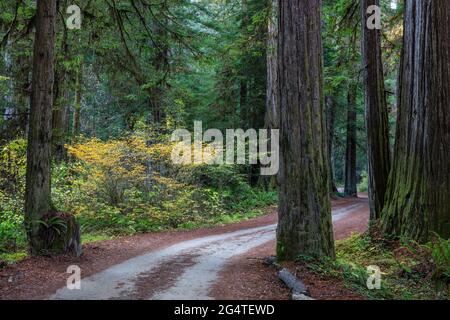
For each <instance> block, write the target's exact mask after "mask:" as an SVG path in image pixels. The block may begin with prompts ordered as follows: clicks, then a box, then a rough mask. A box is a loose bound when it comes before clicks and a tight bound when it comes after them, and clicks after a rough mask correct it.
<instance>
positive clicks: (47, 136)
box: [25, 0, 57, 254]
mask: <svg viewBox="0 0 450 320" xmlns="http://www.w3.org/2000/svg"><path fill="white" fill-rule="evenodd" d="M56 2H57V1H56V0H38V1H37V13H36V36H35V41H34V58H33V79H32V93H31V107H30V126H29V133H28V150H27V151H28V156H27V175H26V191H25V224H26V228H27V235H28V240H29V245H30V249H31V253H33V254H39V253H40V251H41V249H42V248H43V247H44V244H43V239H42V238H41V237H40V236H39V229H40V228H39V227H40V223H39V220H40V219H41V218H42V217H43V216H44V215H45V214H47V213H48V212H49V211H50V209H51V207H52V203H51V192H50V191H51V188H50V180H51V177H50V164H51V157H50V154H51V141H52V107H53V82H54V43H55V21H56Z"/></svg>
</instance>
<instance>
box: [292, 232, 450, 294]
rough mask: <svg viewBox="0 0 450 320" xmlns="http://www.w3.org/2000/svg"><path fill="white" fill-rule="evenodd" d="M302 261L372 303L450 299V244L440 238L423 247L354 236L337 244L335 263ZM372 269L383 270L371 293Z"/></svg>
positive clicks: (307, 258)
mask: <svg viewBox="0 0 450 320" xmlns="http://www.w3.org/2000/svg"><path fill="white" fill-rule="evenodd" d="M299 261H301V262H302V263H304V264H305V265H306V266H307V267H308V269H309V270H311V271H313V272H315V273H318V274H321V275H325V276H330V277H334V278H338V279H341V280H343V281H344V284H345V285H346V286H347V287H348V288H349V289H351V290H353V291H355V292H357V293H359V294H361V295H363V296H365V297H367V298H369V299H395V300H425V299H426V300H429V299H432V300H435V299H448V298H449V283H450V277H449V275H450V243H449V241H448V240H444V239H441V238H439V237H437V236H435V237H433V239H432V241H430V242H429V243H428V244H426V245H420V244H418V243H415V242H413V241H408V240H402V241H387V240H385V239H382V238H373V237H371V236H369V235H368V234H353V235H352V236H351V237H349V238H347V239H345V240H340V241H337V242H336V260H331V259H322V260H316V259H313V258H311V257H307V256H300V257H299ZM369 266H377V267H379V268H380V271H381V287H380V289H373V290H370V289H368V286H367V281H368V277H369V276H370V275H371V273H369V272H368V270H367V267H369Z"/></svg>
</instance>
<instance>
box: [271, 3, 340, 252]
mask: <svg viewBox="0 0 450 320" xmlns="http://www.w3.org/2000/svg"><path fill="white" fill-rule="evenodd" d="M321 6H322V1H320V0H280V1H279V38H278V71H279V74H278V76H279V90H278V94H279V95H278V98H279V103H280V115H281V126H280V127H281V130H280V136H281V138H280V140H281V141H280V150H281V152H280V172H279V175H280V190H279V191H280V196H279V223H278V230H277V254H278V257H279V259H281V260H292V259H295V258H297V257H298V256H299V255H300V254H306V255H311V256H316V257H317V256H331V257H333V256H334V243H333V232H332V222H331V205H330V199H329V190H328V189H329V188H328V186H329V167H328V163H327V161H328V151H327V136H326V134H327V132H326V119H325V118H326V117H325V106H324V93H323V53H322V40H321V32H320V29H321Z"/></svg>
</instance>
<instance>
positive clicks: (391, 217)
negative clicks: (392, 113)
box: [382, 0, 450, 242]
mask: <svg viewBox="0 0 450 320" xmlns="http://www.w3.org/2000/svg"><path fill="white" fill-rule="evenodd" d="M449 21H450V1H448V0H408V1H405V16H404V35H403V52H402V61H401V66H400V77H399V100H398V112H399V114H398V120H397V133H396V145H395V154H394V163H393V169H392V173H391V176H390V179H389V185H388V191H387V197H386V205H385V208H384V210H383V213H382V228H383V230H384V232H386V233H388V234H395V235H398V236H406V237H409V238H412V239H415V240H417V241H421V242H424V241H427V240H428V239H429V237H430V235H431V232H436V233H438V234H440V235H441V236H443V237H444V238H449V237H450V201H449V199H450V161H449V159H450V151H449V150H450V149H449V145H450V139H449V132H450V131H449V130H450V117H449V109H450V106H449V101H450V85H449V84H450V64H449V61H450V43H449V39H450V24H449Z"/></svg>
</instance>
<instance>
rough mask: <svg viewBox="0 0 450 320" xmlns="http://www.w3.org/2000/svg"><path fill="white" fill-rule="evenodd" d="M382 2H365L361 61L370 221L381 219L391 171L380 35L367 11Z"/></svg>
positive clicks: (363, 3) (362, 5)
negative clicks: (369, 27)
mask: <svg viewBox="0 0 450 320" xmlns="http://www.w3.org/2000/svg"><path fill="white" fill-rule="evenodd" d="M372 5H377V6H379V5H380V1H379V0H362V2H361V8H362V18H363V19H362V30H363V33H362V46H361V48H362V59H363V70H364V97H365V110H366V111H365V117H366V132H367V167H368V177H369V205H370V218H371V220H376V219H379V218H380V213H381V210H382V209H383V206H384V196H385V194H386V187H387V181H388V178H389V171H390V151H389V124H388V110H387V103H386V95H385V89H384V76H383V63H382V57H381V36H380V34H381V31H380V30H378V29H373V30H371V29H368V28H367V20H368V18H369V16H370V14H372V12H370V11H369V12H370V14H368V13H367V8H368V7H370V6H372Z"/></svg>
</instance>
